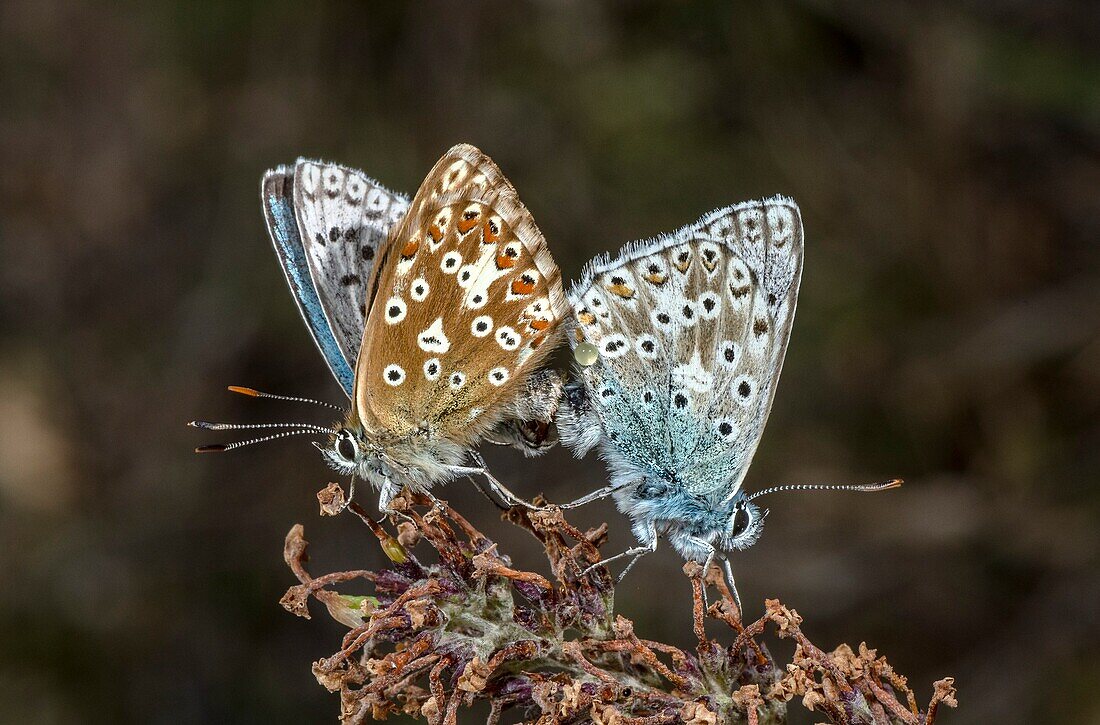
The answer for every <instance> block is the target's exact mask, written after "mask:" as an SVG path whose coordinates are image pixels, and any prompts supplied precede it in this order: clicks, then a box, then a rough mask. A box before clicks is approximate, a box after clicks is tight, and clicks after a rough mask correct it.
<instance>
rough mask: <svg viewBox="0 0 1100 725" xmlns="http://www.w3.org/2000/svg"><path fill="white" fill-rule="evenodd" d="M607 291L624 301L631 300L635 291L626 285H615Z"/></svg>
mask: <svg viewBox="0 0 1100 725" xmlns="http://www.w3.org/2000/svg"><path fill="white" fill-rule="evenodd" d="M607 289H608V290H609V291H611V292H612V293H614V294H616V295H618V296H619V297H622V298H624V299H630V298H631V297H633V296H634V290H633V289H631V288H630V287H628V286H626V285H625V284H613V285H611V286H610V287H608V288H607Z"/></svg>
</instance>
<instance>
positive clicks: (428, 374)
mask: <svg viewBox="0 0 1100 725" xmlns="http://www.w3.org/2000/svg"><path fill="white" fill-rule="evenodd" d="M442 369H443V366H442V365H440V364H439V358H437V357H433V358H431V359H430V360H427V361H426V362H425V363H424V377H425V378H426V379H427V380H439V373H440V371H441V370H442Z"/></svg>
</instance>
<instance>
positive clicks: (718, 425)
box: [714, 418, 741, 443]
mask: <svg viewBox="0 0 1100 725" xmlns="http://www.w3.org/2000/svg"><path fill="white" fill-rule="evenodd" d="M714 431H715V432H716V433H717V434H718V437H719V438H721V439H722V440H724V441H726V442H727V443H732V442H733V441H734V440H736V439H737V434H738V433H740V432H741V430H740V428H738V427H737V424H736V423H734V422H733V420H731V419H730V418H722V419H721V420H717V421H715V423H714Z"/></svg>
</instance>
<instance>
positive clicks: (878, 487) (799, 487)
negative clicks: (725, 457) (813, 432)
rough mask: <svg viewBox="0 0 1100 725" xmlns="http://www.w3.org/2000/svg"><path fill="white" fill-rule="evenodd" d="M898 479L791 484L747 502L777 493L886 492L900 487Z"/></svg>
mask: <svg viewBox="0 0 1100 725" xmlns="http://www.w3.org/2000/svg"><path fill="white" fill-rule="evenodd" d="M901 483H902V481H901V479H900V478H891V479H890V480H889V481H879V482H878V483H854V484H848V485H836V484H828V483H792V484H787V485H785V486H772V487H771V488H765V489H764V490H763V491H757V492H756V493H754V494H752V495H751V496H749V497H748V499H749V501H752V500H753V499H754V498H759V497H760V496H766V495H767V494H769V493H776V492H779V491H888V490H890V489H891V488H898V487H899V486H901Z"/></svg>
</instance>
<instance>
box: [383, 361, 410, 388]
mask: <svg viewBox="0 0 1100 725" xmlns="http://www.w3.org/2000/svg"><path fill="white" fill-rule="evenodd" d="M382 379H383V380H385V381H386V384H387V385H392V386H393V387H395V388H396V387H397V386H398V385H400V384H401V383H403V382H405V368H403V367H401V366H400V365H397V364H396V363H391V364H389V365H387V366H386V367H385V368H384V369H383V370H382Z"/></svg>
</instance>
